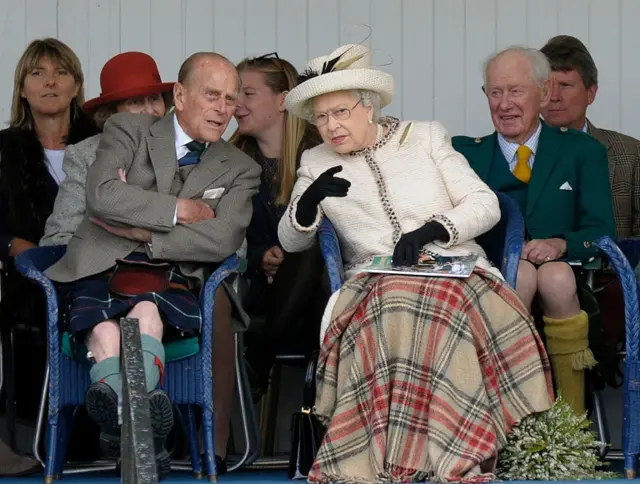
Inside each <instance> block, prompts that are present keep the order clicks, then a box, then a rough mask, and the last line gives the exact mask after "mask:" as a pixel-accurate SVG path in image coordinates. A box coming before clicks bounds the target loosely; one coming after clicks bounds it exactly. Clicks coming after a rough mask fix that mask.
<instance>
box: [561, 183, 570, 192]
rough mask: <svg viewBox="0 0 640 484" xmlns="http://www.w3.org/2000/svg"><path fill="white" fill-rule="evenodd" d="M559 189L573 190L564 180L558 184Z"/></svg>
mask: <svg viewBox="0 0 640 484" xmlns="http://www.w3.org/2000/svg"><path fill="white" fill-rule="evenodd" d="M560 190H568V191H571V190H573V188H571V185H569V182H564V183H563V184H562V185H560Z"/></svg>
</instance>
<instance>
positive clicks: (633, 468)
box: [624, 454, 638, 479]
mask: <svg viewBox="0 0 640 484" xmlns="http://www.w3.org/2000/svg"><path fill="white" fill-rule="evenodd" d="M637 468H638V454H625V455H624V476H625V477H626V478H627V479H635V478H636V475H637Z"/></svg>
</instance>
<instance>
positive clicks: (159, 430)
mask: <svg viewBox="0 0 640 484" xmlns="http://www.w3.org/2000/svg"><path fill="white" fill-rule="evenodd" d="M149 413H150V415H151V429H152V430H153V444H154V448H155V452H156V462H157V464H158V477H159V478H163V477H166V476H167V475H168V474H169V472H171V456H170V455H169V452H168V451H167V449H166V448H165V444H166V441H167V436H168V435H169V433H170V432H171V429H172V428H173V422H174V421H173V405H171V400H169V396H168V395H167V394H166V393H165V392H164V391H162V390H153V391H152V392H150V393H149Z"/></svg>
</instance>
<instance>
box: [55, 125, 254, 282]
mask: <svg viewBox="0 0 640 484" xmlns="http://www.w3.org/2000/svg"><path fill="white" fill-rule="evenodd" d="M119 168H122V169H124V170H125V172H126V173H127V182H126V183H125V182H122V181H120V180H119V178H118V169H119ZM176 171H177V159H176V152H175V133H174V127H173V114H168V115H166V116H165V117H164V118H160V119H158V118H157V117H154V116H149V115H135V114H129V113H119V114H115V115H113V116H111V118H109V120H108V121H107V123H106V124H105V127H104V132H103V133H102V136H101V138H100V141H99V144H98V148H97V152H96V160H95V162H94V163H93V164H92V165H91V167H90V168H89V171H88V174H87V180H86V201H87V207H86V213H85V215H84V217H83V220H82V222H81V223H80V225H79V226H78V228H77V230H76V231H75V233H74V234H73V236H72V237H71V239H70V240H69V243H68V246H67V252H66V254H65V255H64V256H63V257H62V258H61V259H60V260H59V261H58V262H57V263H56V264H54V265H53V266H51V267H50V268H49V269H47V270H46V272H45V273H46V275H47V277H49V278H50V279H52V280H54V281H57V282H72V281H76V280H78V279H82V278H84V277H87V276H91V275H95V274H98V273H100V272H103V271H105V270H107V269H109V268H111V267H113V265H114V264H115V261H116V260H117V259H120V258H123V257H126V256H127V255H129V254H130V253H132V252H133V251H135V250H136V249H138V247H140V244H139V243H138V242H135V241H131V240H128V239H124V238H122V237H118V236H115V235H112V234H111V233H109V232H106V231H105V230H103V229H102V228H100V227H98V226H97V225H95V224H94V223H92V222H91V220H90V217H92V216H95V217H98V218H101V219H103V220H105V221H106V222H108V223H110V224H113V225H120V226H134V227H141V228H146V229H149V230H151V231H152V237H151V244H150V247H148V248H147V252H148V253H149V255H150V256H151V257H152V258H154V259H159V260H170V261H174V262H179V263H180V264H179V267H180V269H181V271H182V272H183V274H184V275H186V276H188V277H193V278H196V279H198V281H199V282H200V283H202V282H203V281H204V278H205V277H206V271H205V267H204V266H206V265H207V264H210V263H216V262H220V261H222V260H224V259H225V258H226V257H228V256H229V255H231V254H233V253H234V252H235V251H236V250H237V249H238V248H239V247H240V245H241V244H242V241H243V238H244V236H245V232H246V229H247V226H248V225H249V222H250V220H251V215H252V204H251V199H252V197H253V195H254V194H255V193H257V191H258V186H259V183H260V172H261V169H260V167H259V165H258V164H257V163H256V162H255V161H253V160H252V159H251V158H250V157H248V156H247V155H245V154H244V153H242V152H241V151H240V150H238V149H237V148H235V147H233V146H231V145H229V144H228V143H227V142H226V141H223V140H221V141H219V142H217V143H212V144H210V145H209V147H208V148H207V149H206V150H205V152H204V153H203V154H202V157H201V161H200V163H199V164H198V165H197V166H196V167H195V168H193V170H192V171H191V173H190V174H189V176H188V177H187V179H186V180H185V181H184V184H183V185H182V187H180V188H179V190H178V192H177V193H172V188H173V187H175V184H174V183H173V180H174V175H175V174H176ZM214 188H217V189H220V188H222V189H223V192H222V195H221V196H219V197H216V198H212V199H206V200H205V201H206V202H207V203H208V204H210V205H211V207H212V208H213V209H214V210H215V212H216V217H215V218H214V219H211V220H207V221H204V222H200V223H196V224H186V225H181V224H178V225H175V226H174V225H173V217H174V213H175V208H176V202H177V199H178V198H189V199H202V198H203V195H204V192H205V190H211V189H214ZM218 191H220V190H218Z"/></svg>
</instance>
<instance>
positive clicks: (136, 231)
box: [91, 217, 151, 242]
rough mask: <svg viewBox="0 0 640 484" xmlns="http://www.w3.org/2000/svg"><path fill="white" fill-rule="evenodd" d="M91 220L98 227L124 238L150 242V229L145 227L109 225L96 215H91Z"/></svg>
mask: <svg viewBox="0 0 640 484" xmlns="http://www.w3.org/2000/svg"><path fill="white" fill-rule="evenodd" d="M91 221H92V222H93V223H94V224H96V225H97V226H98V227H101V228H103V229H104V230H106V231H107V232H109V233H111V234H113V235H117V236H118V237H122V238H124V239H129V240H136V241H138V242H151V231H150V230H147V229H141V228H139V227H114V226H113V225H109V224H108V223H106V222H105V221H104V220H100V219H99V218H97V217H91Z"/></svg>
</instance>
